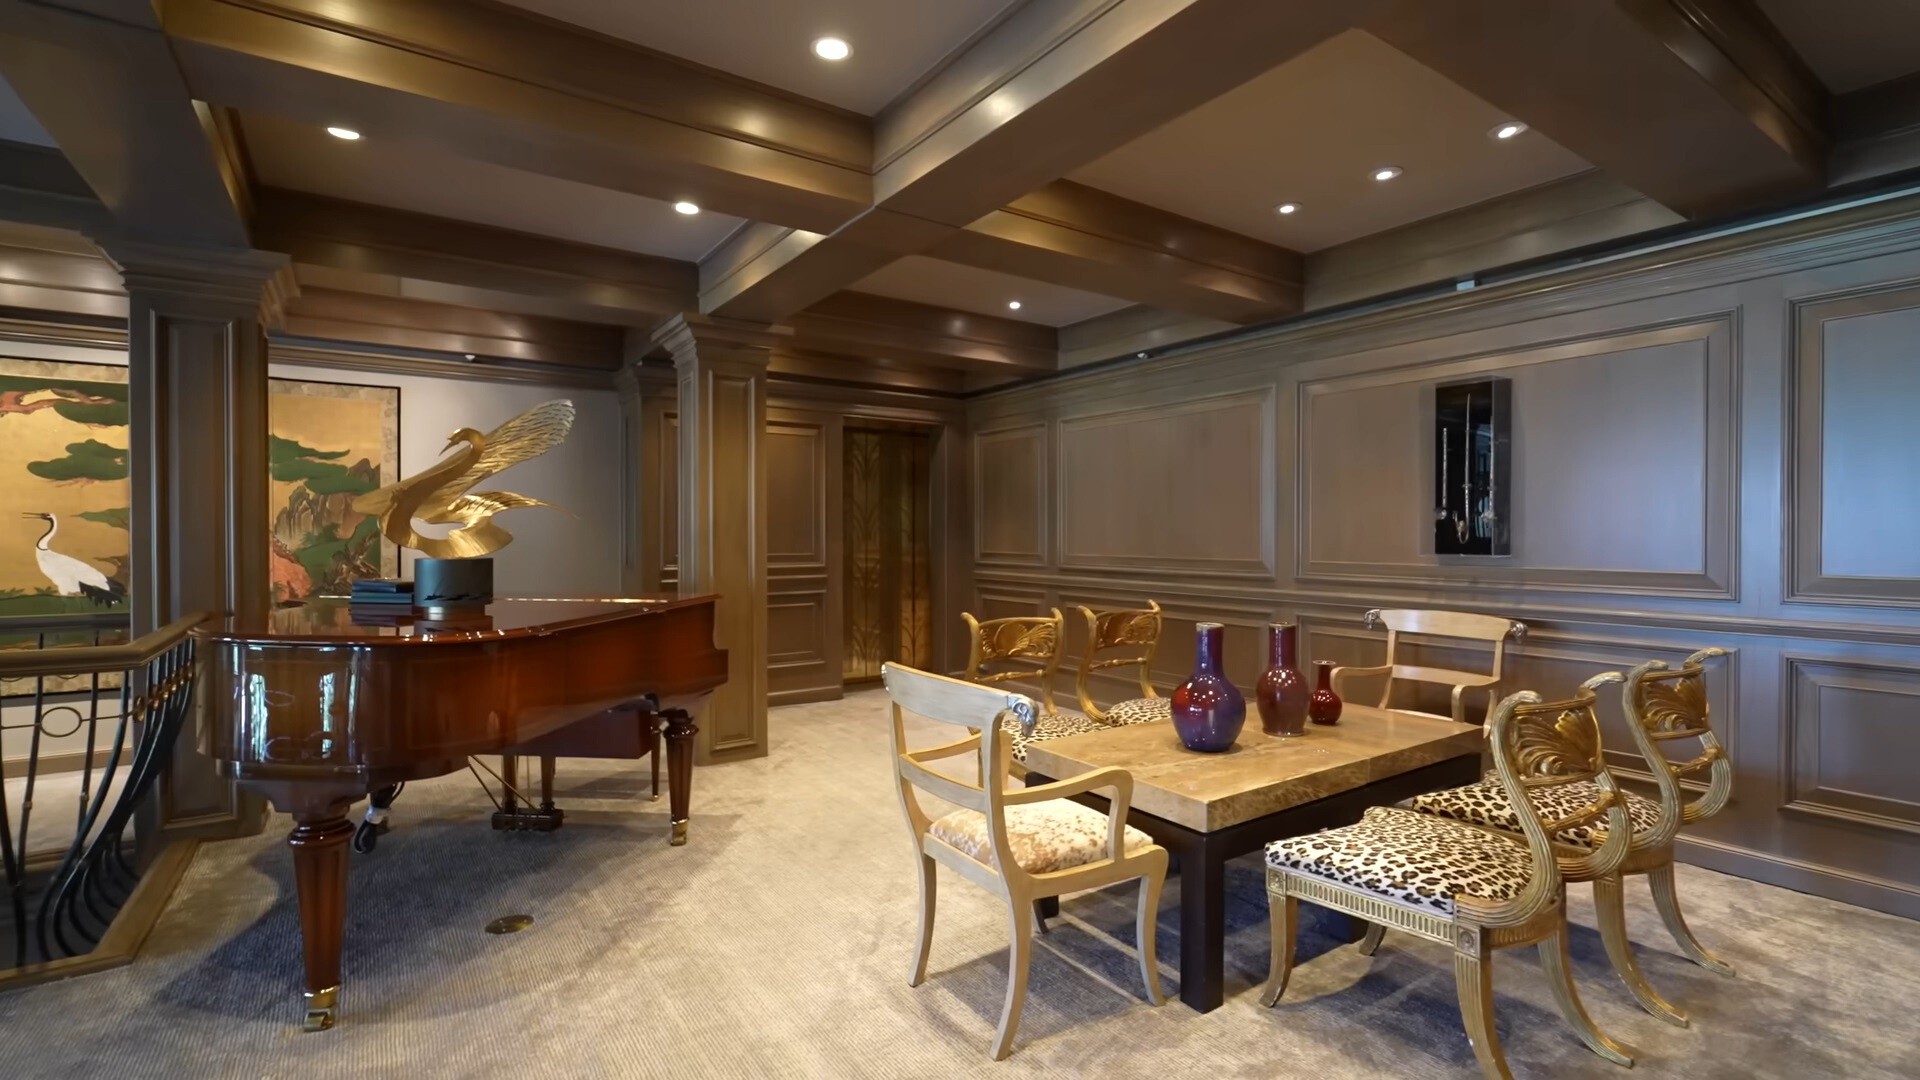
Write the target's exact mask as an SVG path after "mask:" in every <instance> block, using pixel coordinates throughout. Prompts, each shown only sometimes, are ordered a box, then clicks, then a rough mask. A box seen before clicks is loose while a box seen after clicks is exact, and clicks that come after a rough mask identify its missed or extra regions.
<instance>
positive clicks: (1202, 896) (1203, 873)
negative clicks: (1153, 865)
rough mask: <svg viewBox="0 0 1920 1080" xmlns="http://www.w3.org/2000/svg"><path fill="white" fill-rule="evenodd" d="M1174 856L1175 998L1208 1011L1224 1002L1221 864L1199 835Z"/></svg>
mask: <svg viewBox="0 0 1920 1080" xmlns="http://www.w3.org/2000/svg"><path fill="white" fill-rule="evenodd" d="M1180 856H1181V857H1180V1000H1181V1001H1184V1002H1186V1003H1187V1007H1188V1008H1190V1009H1192V1010H1194V1011H1195V1012H1212V1011H1213V1010H1215V1009H1217V1008H1219V1007H1220V1005H1221V1003H1222V1002H1223V1001H1225V1000H1226V948H1227V889H1226V872H1227V868H1226V862H1227V860H1226V856H1225V851H1224V849H1223V846H1222V845H1221V844H1219V843H1218V842H1217V841H1216V840H1215V838H1214V837H1212V836H1211V835H1209V834H1205V833H1203V834H1201V835H1200V837H1199V838H1198V840H1197V842H1195V843H1194V844H1193V845H1192V846H1191V847H1189V848H1187V850H1185V851H1182V852H1181V853H1180Z"/></svg>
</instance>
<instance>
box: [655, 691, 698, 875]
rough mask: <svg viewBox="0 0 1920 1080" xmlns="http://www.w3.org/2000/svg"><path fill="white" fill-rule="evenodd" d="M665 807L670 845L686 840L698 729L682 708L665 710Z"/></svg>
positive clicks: (676, 845)
mask: <svg viewBox="0 0 1920 1080" xmlns="http://www.w3.org/2000/svg"><path fill="white" fill-rule="evenodd" d="M660 715H661V716H663V717H665V718H666V721H667V732H666V741H667V806H668V812H669V814H670V816H671V819H672V821H673V839H672V840H671V841H669V842H670V843H671V844H672V845H673V846H674V847H679V846H680V845H682V844H684V843H686V842H687V805H688V803H690V802H692V800H693V737H694V736H695V735H696V734H698V733H699V731H700V729H699V728H698V727H695V726H694V723H693V717H692V716H690V715H688V714H687V712H686V710H684V709H667V710H665V711H664V712H662V713H661V714H660Z"/></svg>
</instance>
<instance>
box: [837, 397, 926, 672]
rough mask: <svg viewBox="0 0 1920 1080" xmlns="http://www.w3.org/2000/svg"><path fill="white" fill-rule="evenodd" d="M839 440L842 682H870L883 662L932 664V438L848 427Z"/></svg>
mask: <svg viewBox="0 0 1920 1080" xmlns="http://www.w3.org/2000/svg"><path fill="white" fill-rule="evenodd" d="M843 445H844V447H845V449H844V451H843V462H844V465H843V468H844V475H843V481H844V483H843V486H842V489H841V490H842V499H843V501H844V505H845V514H846V521H845V529H844V545H845V548H844V550H845V559H846V567H845V570H846V574H845V578H846V607H845V610H846V615H845V620H844V623H845V627H846V631H845V633H846V640H845V646H846V647H845V650H844V655H845V657H846V661H845V674H846V679H847V681H848V682H858V681H861V680H865V679H877V678H879V677H880V665H882V664H884V663H886V662H888V661H890V660H891V661H896V662H899V663H903V664H909V665H912V666H914V667H918V668H926V667H928V666H930V665H931V664H932V662H933V580H932V568H931V558H930V555H929V550H930V544H929V540H930V537H929V534H930V530H931V524H932V505H931V499H930V488H931V486H932V484H931V464H932V440H931V439H929V438H928V437H927V436H926V435H923V434H920V433H918V432H911V431H897V430H891V429H868V428H853V427H849V428H847V429H846V432H845V436H844V439H843Z"/></svg>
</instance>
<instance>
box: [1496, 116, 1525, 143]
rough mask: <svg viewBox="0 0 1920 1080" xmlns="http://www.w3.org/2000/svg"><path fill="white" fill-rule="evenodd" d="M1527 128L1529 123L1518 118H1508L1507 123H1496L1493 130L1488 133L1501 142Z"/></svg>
mask: <svg viewBox="0 0 1920 1080" xmlns="http://www.w3.org/2000/svg"><path fill="white" fill-rule="evenodd" d="M1525 130H1527V125H1525V124H1523V123H1521V122H1520V121H1518V120H1508V121H1506V122H1505V123H1502V124H1496V125H1495V126H1494V128H1493V130H1492V131H1489V132H1487V134H1488V135H1491V136H1493V137H1494V138H1495V139H1497V140H1499V141H1501V142H1505V141H1506V140H1508V139H1511V138H1513V137H1514V136H1515V135H1518V134H1520V133H1521V132H1523V131H1525Z"/></svg>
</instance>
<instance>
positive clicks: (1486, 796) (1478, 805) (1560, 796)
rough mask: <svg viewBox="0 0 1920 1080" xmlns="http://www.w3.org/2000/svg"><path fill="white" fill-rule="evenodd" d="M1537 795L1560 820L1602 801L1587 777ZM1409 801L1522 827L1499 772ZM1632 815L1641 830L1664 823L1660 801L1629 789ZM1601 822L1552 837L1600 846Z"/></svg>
mask: <svg viewBox="0 0 1920 1080" xmlns="http://www.w3.org/2000/svg"><path fill="white" fill-rule="evenodd" d="M1533 797H1534V798H1535V799H1537V800H1539V812H1540V813H1541V814H1542V815H1543V816H1547V815H1551V819H1552V820H1556V821H1557V820H1560V819H1563V818H1568V817H1571V816H1573V815H1574V814H1577V813H1579V812H1580V811H1582V810H1584V809H1586V808H1587V807H1590V806H1592V805H1593V804H1594V803H1596V802H1599V801H1600V787H1599V785H1598V784H1595V783H1594V782H1593V781H1591V780H1582V781H1579V782H1577V783H1570V784H1559V785H1556V786H1553V787H1544V788H1536V789H1534V792H1533ZM1407 805H1408V806H1409V807H1411V808H1412V809H1414V810H1417V811H1419V812H1420V813H1422V814H1432V815H1434V816H1436V817H1443V818H1452V819H1453V820H1455V821H1464V822H1466V823H1468V824H1469V825H1483V826H1485V827H1487V828H1489V829H1500V830H1502V831H1503V832H1510V833H1518V832H1519V831H1520V815H1518V814H1516V813H1514V812H1513V801H1512V800H1510V799H1508V798H1507V789H1506V788H1505V787H1502V786H1501V784H1500V778H1499V777H1497V776H1488V777H1484V778H1482V779H1481V780H1480V781H1479V782H1478V783H1474V784H1468V785H1466V786H1465V787H1457V788H1448V789H1447V790H1445V791H1434V792H1429V793H1427V794H1425V795H1416V796H1414V798H1413V799H1411V800H1410V801H1409V802H1408V803H1407ZM1627 820H1628V821H1630V822H1632V823H1633V831H1634V832H1636V833H1643V832H1647V831H1649V830H1651V829H1652V828H1653V827H1654V826H1656V825H1658V824H1660V803H1659V802H1658V801H1657V800H1654V799H1649V798H1647V797H1645V796H1643V795H1635V794H1633V793H1632V792H1627ZM1602 824H1603V823H1602V822H1600V821H1593V822H1588V823H1587V824H1584V825H1573V826H1570V827H1568V828H1565V829H1561V830H1560V831H1559V832H1557V833H1555V834H1554V837H1553V838H1554V840H1556V841H1558V842H1559V843H1562V844H1569V845H1572V846H1574V847H1597V846H1598V845H1600V844H1601V843H1604V842H1605V841H1606V830H1605V829H1604V828H1602V827H1601V826H1602Z"/></svg>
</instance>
